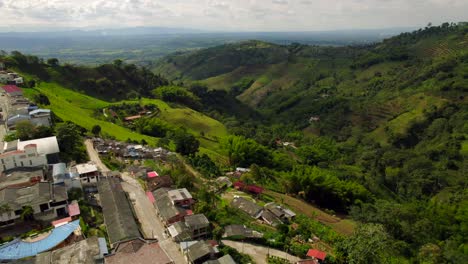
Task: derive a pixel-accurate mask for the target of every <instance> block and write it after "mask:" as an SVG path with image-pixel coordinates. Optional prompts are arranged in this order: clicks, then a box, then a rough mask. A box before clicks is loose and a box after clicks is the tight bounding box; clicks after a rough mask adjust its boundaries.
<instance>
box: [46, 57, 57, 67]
mask: <svg viewBox="0 0 468 264" xmlns="http://www.w3.org/2000/svg"><path fill="white" fill-rule="evenodd" d="M47 64H49V65H50V66H52V67H57V66H58V65H59V60H58V59H57V58H50V59H48V60H47Z"/></svg>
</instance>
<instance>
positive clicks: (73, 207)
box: [68, 201, 80, 216]
mask: <svg viewBox="0 0 468 264" xmlns="http://www.w3.org/2000/svg"><path fill="white" fill-rule="evenodd" d="M68 214H69V215H70V216H77V215H80V206H79V204H78V202H76V201H73V202H72V203H71V204H69V205H68Z"/></svg>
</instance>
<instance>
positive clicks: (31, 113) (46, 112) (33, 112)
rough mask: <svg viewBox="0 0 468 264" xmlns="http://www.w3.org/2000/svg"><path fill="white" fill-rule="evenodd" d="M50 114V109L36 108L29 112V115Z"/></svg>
mask: <svg viewBox="0 0 468 264" xmlns="http://www.w3.org/2000/svg"><path fill="white" fill-rule="evenodd" d="M40 114H50V109H36V110H32V111H31V112H29V115H30V116H32V115H40Z"/></svg>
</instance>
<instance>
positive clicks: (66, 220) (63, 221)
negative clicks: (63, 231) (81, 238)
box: [52, 217, 72, 227]
mask: <svg viewBox="0 0 468 264" xmlns="http://www.w3.org/2000/svg"><path fill="white" fill-rule="evenodd" d="M71 221H72V219H71V217H67V218H62V219H59V220H55V221H52V225H53V226H54V227H58V226H61V225H64V224H66V223H70V222H71Z"/></svg>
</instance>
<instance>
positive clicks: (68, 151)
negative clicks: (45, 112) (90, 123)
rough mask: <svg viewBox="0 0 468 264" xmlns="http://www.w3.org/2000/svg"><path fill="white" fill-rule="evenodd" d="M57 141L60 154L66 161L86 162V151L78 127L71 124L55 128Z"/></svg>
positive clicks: (67, 123)
mask: <svg viewBox="0 0 468 264" xmlns="http://www.w3.org/2000/svg"><path fill="white" fill-rule="evenodd" d="M56 130H57V141H58V143H59V146H60V153H61V154H62V155H63V157H64V158H65V159H66V160H75V161H77V162H80V161H84V160H86V158H87V157H86V150H85V149H84V146H83V142H82V137H81V135H80V131H81V130H80V127H79V126H77V125H75V124H74V123H71V122H66V123H63V124H61V125H59V126H57V129H56Z"/></svg>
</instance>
